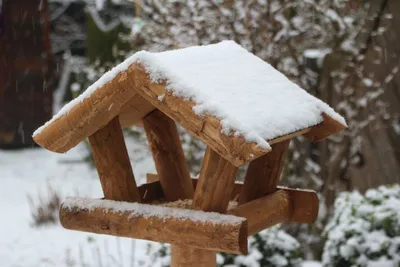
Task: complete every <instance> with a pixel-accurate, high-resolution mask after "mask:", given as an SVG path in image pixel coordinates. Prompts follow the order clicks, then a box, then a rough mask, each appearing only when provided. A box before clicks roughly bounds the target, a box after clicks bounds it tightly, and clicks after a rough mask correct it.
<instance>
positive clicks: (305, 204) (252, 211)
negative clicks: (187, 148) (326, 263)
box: [139, 174, 319, 235]
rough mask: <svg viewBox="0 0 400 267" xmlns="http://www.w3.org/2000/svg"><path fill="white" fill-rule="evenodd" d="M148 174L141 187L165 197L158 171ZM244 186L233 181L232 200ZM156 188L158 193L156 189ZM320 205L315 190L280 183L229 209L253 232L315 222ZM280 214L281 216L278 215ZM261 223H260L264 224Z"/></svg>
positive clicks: (194, 182)
mask: <svg viewBox="0 0 400 267" xmlns="http://www.w3.org/2000/svg"><path fill="white" fill-rule="evenodd" d="M147 177H148V179H149V180H150V181H153V182H152V183H149V184H145V185H142V186H141V187H139V190H145V189H144V188H147V189H146V190H147V191H149V195H153V196H157V197H158V199H160V198H163V196H162V192H160V189H157V188H161V185H160V183H159V182H157V179H158V178H157V175H156V174H147ZM192 183H193V186H194V188H196V187H197V183H198V179H194V178H192ZM157 184H158V186H157ZM242 187H243V184H241V183H235V184H234V187H233V190H232V192H231V194H230V200H235V199H237V196H238V194H239V193H240V192H241V190H242ZM153 188H154V189H153ZM153 191H155V192H156V193H153ZM278 192H279V193H278ZM153 200H157V199H153ZM278 206H279V207H281V208H282V211H279V210H277V207H278ZM318 209H319V201H318V196H317V194H316V193H315V191H312V190H302V189H292V188H286V187H281V186H277V187H276V188H275V191H274V192H273V193H272V194H268V195H264V196H261V197H260V198H258V199H255V200H252V201H250V202H247V203H244V204H242V205H239V206H238V207H236V208H234V209H232V210H230V211H229V212H228V213H230V214H235V215H237V216H240V217H245V218H247V220H248V228H249V235H252V234H254V233H255V232H254V231H255V230H254V229H261V230H264V229H267V228H269V227H270V226H272V225H275V224H277V223H282V222H296V223H314V222H315V220H316V219H317V216H318ZM277 215H278V217H275V216H277ZM269 220H271V221H269ZM258 225H261V227H259V226H258ZM261 230H259V231H261Z"/></svg>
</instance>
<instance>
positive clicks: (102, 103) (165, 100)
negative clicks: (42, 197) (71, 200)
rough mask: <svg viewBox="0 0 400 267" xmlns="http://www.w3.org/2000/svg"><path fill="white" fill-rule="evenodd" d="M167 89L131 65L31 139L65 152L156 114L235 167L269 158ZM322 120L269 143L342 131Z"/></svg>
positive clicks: (317, 137) (339, 126) (325, 118)
mask: <svg viewBox="0 0 400 267" xmlns="http://www.w3.org/2000/svg"><path fill="white" fill-rule="evenodd" d="M165 86H166V85H165V83H161V84H154V83H151V81H150V79H149V78H148V76H147V73H146V72H145V70H144V68H143V67H141V66H140V65H137V64H132V65H131V66H130V67H129V68H128V69H127V70H126V71H123V72H121V73H119V74H118V75H117V76H116V77H115V78H114V79H113V80H111V81H110V82H108V83H106V84H104V85H103V86H101V87H100V88H98V89H96V90H95V91H94V92H93V93H92V94H90V95H88V97H86V98H85V99H84V100H83V101H82V102H79V103H77V104H75V105H74V106H72V108H71V109H70V110H69V112H68V113H66V114H64V115H62V116H60V117H59V118H58V119H56V120H55V121H53V122H51V123H49V124H47V125H46V127H44V128H43V130H42V131H41V132H40V133H38V134H37V135H35V136H34V140H35V142H36V143H38V144H39V145H40V146H42V147H44V148H46V149H48V150H51V151H54V152H60V153H61V152H66V151H68V150H69V149H71V148H72V147H74V146H76V145H77V144H78V143H79V142H81V141H83V140H84V139H85V138H87V137H88V136H90V135H92V134H93V133H94V132H96V131H97V130H98V129H100V128H102V127H104V126H105V125H106V124H107V123H108V122H109V121H110V120H111V119H112V118H114V117H115V116H117V115H120V120H121V124H122V126H123V127H128V126H131V125H133V124H136V123H138V122H139V121H140V119H141V118H143V117H145V116H146V115H147V114H148V113H149V112H151V111H152V110H154V109H155V108H157V109H159V110H161V111H162V112H163V113H165V114H166V115H168V116H169V117H171V118H172V119H173V120H174V121H176V122H178V123H180V124H181V125H182V126H183V127H184V128H185V129H186V130H187V131H188V132H190V133H191V134H192V135H194V136H196V137H197V138H199V139H201V140H202V141H203V142H205V143H206V144H207V145H209V146H210V147H212V148H213V149H214V150H215V151H216V152H217V153H219V154H220V155H222V156H223V157H224V158H226V159H227V160H228V161H230V162H231V163H232V164H233V165H235V166H240V165H242V164H244V163H246V162H249V161H251V160H254V159H256V158H258V157H260V156H262V155H264V154H265V153H267V152H269V150H268V149H263V148H260V147H258V146H257V144H256V143H253V142H247V141H246V140H245V139H244V138H243V137H242V136H239V137H236V136H234V135H232V134H231V135H226V134H224V133H222V126H221V123H220V121H219V120H218V119H217V118H216V117H214V116H210V115H205V116H199V115H197V114H195V113H194V111H193V109H192V108H193V106H194V105H195V103H194V102H193V101H190V100H185V99H183V98H180V97H176V96H174V95H173V94H172V93H171V92H170V91H166V90H165ZM159 97H161V98H160V99H162V100H161V101H160V100H159ZM322 116H323V122H321V123H320V124H318V125H316V126H313V127H311V128H307V129H302V130H299V131H297V132H294V133H287V135H283V136H277V137H276V138H274V139H272V140H268V142H269V143H270V144H274V143H277V142H280V141H282V140H286V139H290V138H293V137H295V136H298V135H302V134H305V135H306V137H308V138H310V139H311V140H312V141H319V140H321V139H323V138H326V137H327V136H329V135H331V134H333V133H336V132H338V131H340V130H341V129H344V128H345V127H346V126H345V125H342V124H341V123H339V122H338V121H335V120H334V119H332V118H331V117H329V116H328V115H326V114H322Z"/></svg>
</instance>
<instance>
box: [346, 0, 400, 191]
mask: <svg viewBox="0 0 400 267" xmlns="http://www.w3.org/2000/svg"><path fill="white" fill-rule="evenodd" d="M376 2H382V7H383V12H381V14H380V15H381V17H380V19H379V21H378V24H377V25H376V29H374V32H373V33H372V35H371V41H370V42H369V43H368V47H367V50H366V54H365V57H366V64H365V68H366V70H368V71H370V72H372V73H374V75H375V77H376V78H375V79H376V80H377V81H379V82H380V83H381V87H382V89H383V90H384V93H383V95H382V100H383V102H386V103H388V104H389V109H388V114H387V115H388V116H383V118H382V117H378V119H377V120H375V121H374V122H373V123H371V124H370V125H369V126H368V127H367V128H365V130H364V131H363V133H362V140H363V142H362V144H361V151H360V154H361V157H362V164H358V165H356V166H353V167H352V168H351V169H350V170H349V171H350V177H351V179H350V185H351V188H354V189H359V190H361V191H365V190H366V189H368V188H371V187H376V186H378V185H382V184H393V183H400V135H399V134H400V133H399V132H397V133H396V131H395V128H394V127H393V125H394V124H397V125H400V124H399V117H398V115H399V114H400V72H399V71H396V67H397V70H398V68H399V66H400V46H399V43H400V1H398V0H386V1H376ZM386 14H392V16H393V17H392V18H388V17H387V16H386ZM381 31H383V32H381ZM378 45H379V46H380V47H383V48H384V49H383V50H382V51H381V50H378V49H376V47H377V46H378ZM393 72H394V73H393ZM391 76H392V78H390V77H391ZM360 89H363V88H360ZM361 93H362V92H361ZM376 113H377V110H373V109H372V108H370V109H367V110H365V112H364V113H363V114H361V116H363V117H364V118H366V117H367V116H369V115H370V114H376ZM393 115H394V116H393Z"/></svg>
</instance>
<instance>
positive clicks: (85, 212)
mask: <svg viewBox="0 0 400 267" xmlns="http://www.w3.org/2000/svg"><path fill="white" fill-rule="evenodd" d="M135 204H136V203H135ZM141 206H144V207H141ZM135 208H136V209H137V211H136V212H135ZM144 209H147V210H148V205H143V204H136V206H135V207H132V208H130V210H129V211H114V210H112V209H109V208H104V207H101V208H100V207H97V208H92V207H91V208H89V207H85V208H83V207H81V206H80V205H79V206H78V205H77V206H72V207H71V205H67V206H64V205H61V208H60V222H61V225H62V226H63V227H64V228H67V229H71V230H78V231H85V232H91V233H96V234H106V235H113V236H121V237H130V238H138V239H145V240H151V241H156V242H165V243H170V244H175V245H180V246H186V247H187V246H190V247H194V248H201V249H202V250H207V251H208V250H211V251H223V252H227V253H235V254H245V253H247V222H246V220H242V221H240V220H239V222H237V223H235V224H227V223H226V222H213V223H211V222H203V221H198V220H196V219H195V218H193V219H192V218H190V219H183V218H181V217H175V214H176V212H171V214H170V215H169V216H168V217H158V216H156V215H157V214H156V213H155V216H152V215H146V216H143V215H137V214H138V213H140V212H141V211H142V210H144ZM170 209H171V208H170ZM174 210H177V211H178V210H182V209H178V208H174ZM132 214H135V216H132ZM201 216H204V215H203V213H202V212H199V214H198V215H196V216H194V217H201ZM211 253H215V252H211ZM195 266H198V265H195Z"/></svg>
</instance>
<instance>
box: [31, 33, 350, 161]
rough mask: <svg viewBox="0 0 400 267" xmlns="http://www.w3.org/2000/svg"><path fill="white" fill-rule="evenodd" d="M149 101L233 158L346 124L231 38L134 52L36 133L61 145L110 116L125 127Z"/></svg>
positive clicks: (45, 143) (148, 107)
mask: <svg viewBox="0 0 400 267" xmlns="http://www.w3.org/2000/svg"><path fill="white" fill-rule="evenodd" d="M149 103H150V104H149ZM155 108H158V109H160V110H161V111H163V112H164V113H166V114H167V115H168V116H170V117H171V118H173V119H174V120H175V121H177V122H179V123H180V124H181V125H182V126H183V127H184V128H186V129H187V130H189V132H191V133H192V134H194V135H195V136H197V137H199V138H200V139H202V140H203V141H204V142H206V143H207V144H208V145H209V146H211V147H212V148H213V149H214V150H216V151H217V152H218V153H220V154H221V155H222V156H224V157H226V158H227V159H228V160H230V161H231V162H232V163H234V164H235V165H240V164H242V163H244V162H247V161H249V160H251V159H253V158H256V157H258V156H261V155H262V154H265V153H266V152H268V151H269V150H270V149H271V147H270V144H272V143H275V142H278V141H281V140H283V139H286V138H290V137H293V136H296V135H300V134H305V135H306V136H307V137H309V138H311V139H312V140H320V139H322V138H325V137H326V136H328V135H330V134H333V133H336V132H337V131H339V130H341V129H343V128H345V127H346V122H345V120H344V118H343V117H342V116H340V115H339V114H337V113H336V112H335V111H334V110H333V109H332V108H330V107H329V106H328V105H327V104H325V103H324V102H322V101H321V100H319V99H317V98H315V97H314V96H312V95H310V94H308V93H307V92H306V91H305V90H303V89H301V88H300V87H299V86H297V85H296V84H295V83H293V82H291V81H290V80H289V79H288V78H286V77H285V76H284V75H283V74H282V73H280V72H279V71H277V70H276V69H274V68H273V67H272V66H271V65H269V64H268V63H266V62H265V61H263V60H261V59H260V58H258V57H256V56H255V55H253V54H251V53H249V52H248V51H247V50H245V49H244V48H242V47H241V46H239V45H238V44H236V43H235V42H233V41H223V42H221V43H218V44H213V45H207V46H196V47H189V48H185V49H178V50H172V51H167V52H161V53H150V52H146V51H141V52H138V53H136V54H134V55H132V56H131V57H130V58H128V59H126V60H125V61H124V62H122V63H121V64H119V65H118V66H116V67H114V68H113V69H112V70H110V71H109V72H107V73H106V74H104V76H103V77H101V78H100V79H99V80H98V81H97V82H96V83H94V84H93V85H92V86H90V87H89V88H88V89H87V90H86V91H85V92H84V93H83V94H82V95H80V96H79V97H78V98H76V99H75V100H73V101H72V102H70V103H69V104H67V105H66V106H65V107H64V108H63V109H62V110H61V111H60V112H59V113H58V114H57V115H56V116H55V117H54V118H53V119H52V120H51V121H49V122H48V123H46V124H45V125H44V126H43V127H41V128H39V129H38V130H37V131H36V132H35V133H34V138H35V140H36V141H37V142H38V143H39V144H40V145H43V146H44V147H46V148H48V149H50V150H54V151H57V152H64V151H66V150H68V149H70V148H71V147H72V146H75V145H76V144H77V143H78V142H80V141H81V140H83V139H84V138H86V137H87V136H89V135H91V134H93V133H94V132H95V131H96V130H98V129H99V128H100V127H101V126H104V125H105V124H106V123H108V121H110V120H111V119H112V118H113V117H115V116H116V115H121V116H120V120H121V122H123V123H122V124H123V126H126V125H127V124H129V123H132V122H137V121H138V120H140V119H141V118H142V117H143V116H145V115H147V114H148V113H149V112H150V111H151V110H153V109H155ZM100 116H102V119H97V118H98V117H100ZM130 116H132V117H134V120H129V117H130ZM71 119H72V120H73V121H71ZM63 121H66V122H68V123H63ZM57 122H58V123H57ZM126 122H128V123H126ZM55 124H57V125H59V126H61V128H63V131H62V132H58V134H57V133H55V132H57V131H59V130H57V129H55V128H54V127H51V128H52V129H51V131H47V133H48V134H45V133H44V132H46V129H47V130H49V129H50V128H49V126H52V125H53V126H54V125H55ZM87 124H91V125H87ZM85 128H87V130H85ZM76 131H78V132H80V133H79V134H78V135H79V138H77V137H76V134H74V133H73V132H76ZM50 133H51V136H49V134H50ZM54 135H56V136H54ZM67 135H68V136H69V137H68V138H66V137H67ZM63 136H64V137H63ZM43 137H45V138H43ZM61 139H64V140H63V141H62V140H61ZM68 139H74V140H73V141H72V142H71V140H68ZM60 140H61V141H62V142H61V143H60Z"/></svg>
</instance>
